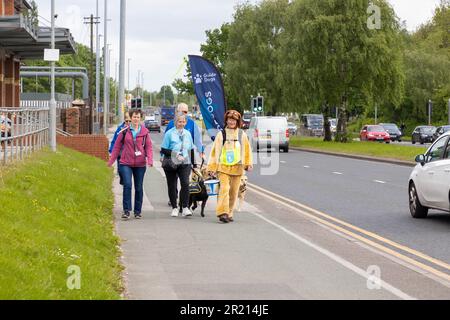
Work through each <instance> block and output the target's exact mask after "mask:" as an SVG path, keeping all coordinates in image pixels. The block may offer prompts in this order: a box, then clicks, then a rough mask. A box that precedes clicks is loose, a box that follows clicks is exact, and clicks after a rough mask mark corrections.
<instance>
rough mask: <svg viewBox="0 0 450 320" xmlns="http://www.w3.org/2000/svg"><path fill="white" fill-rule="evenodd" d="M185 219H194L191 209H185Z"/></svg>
mask: <svg viewBox="0 0 450 320" xmlns="http://www.w3.org/2000/svg"><path fill="white" fill-rule="evenodd" d="M183 217H192V211H191V210H189V208H184V209H183Z"/></svg>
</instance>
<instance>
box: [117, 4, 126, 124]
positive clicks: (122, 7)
mask: <svg viewBox="0 0 450 320" xmlns="http://www.w3.org/2000/svg"><path fill="white" fill-rule="evenodd" d="M126 8H127V2H126V0H120V62H119V104H120V111H119V121H120V123H123V121H124V109H125V108H124V104H125V27H126Z"/></svg>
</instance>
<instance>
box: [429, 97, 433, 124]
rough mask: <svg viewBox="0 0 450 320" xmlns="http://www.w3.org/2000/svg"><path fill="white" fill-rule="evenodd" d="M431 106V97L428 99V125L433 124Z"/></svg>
mask: <svg viewBox="0 0 450 320" xmlns="http://www.w3.org/2000/svg"><path fill="white" fill-rule="evenodd" d="M431 108H432V102H431V99H430V100H428V125H429V126H431V112H432V111H431Z"/></svg>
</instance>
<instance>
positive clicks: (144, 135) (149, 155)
mask: <svg viewBox="0 0 450 320" xmlns="http://www.w3.org/2000/svg"><path fill="white" fill-rule="evenodd" d="M141 120H142V111H141V110H133V111H131V125H130V127H125V128H124V129H123V130H122V131H121V132H120V133H119V135H118V138H117V142H116V144H115V145H114V149H113V152H112V154H111V158H110V160H109V162H108V166H110V167H111V166H112V165H113V164H114V162H115V161H116V160H117V158H118V157H119V155H120V157H121V158H120V164H121V171H122V177H123V182H124V184H123V215H122V219H124V220H128V219H129V218H130V212H131V211H132V207H131V189H132V177H134V188H135V199H134V217H135V218H136V219H140V218H142V202H143V198H144V188H143V184H144V176H145V172H146V170H147V166H149V167H152V166H153V150H152V139H151V138H150V134H149V131H148V130H147V128H145V126H143V125H142V124H141Z"/></svg>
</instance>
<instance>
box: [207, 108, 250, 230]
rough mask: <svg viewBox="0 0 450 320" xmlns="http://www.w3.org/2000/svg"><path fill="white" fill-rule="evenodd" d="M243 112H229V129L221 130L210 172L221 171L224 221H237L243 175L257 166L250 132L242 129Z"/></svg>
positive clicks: (220, 199) (220, 204)
mask: <svg viewBox="0 0 450 320" xmlns="http://www.w3.org/2000/svg"><path fill="white" fill-rule="evenodd" d="M241 125H242V116H241V114H240V113H239V112H237V111H235V110H230V111H227V113H225V129H224V130H223V131H221V132H219V133H218V134H217V136H216V139H215V141H214V145H213V148H212V150H211V155H210V157H209V163H208V168H207V170H208V172H210V173H212V174H213V175H218V178H219V180H220V191H219V197H218V204H217V209H216V212H217V217H218V218H219V220H220V222H222V223H229V222H233V221H234V218H233V214H234V209H235V207H236V203H237V200H238V195H239V187H240V185H241V177H242V176H243V175H244V174H245V171H252V170H253V157H252V149H251V146H250V142H249V140H248V137H247V134H246V133H245V132H244V130H242V129H241Z"/></svg>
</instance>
